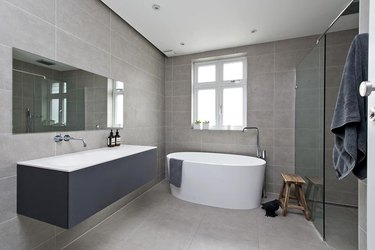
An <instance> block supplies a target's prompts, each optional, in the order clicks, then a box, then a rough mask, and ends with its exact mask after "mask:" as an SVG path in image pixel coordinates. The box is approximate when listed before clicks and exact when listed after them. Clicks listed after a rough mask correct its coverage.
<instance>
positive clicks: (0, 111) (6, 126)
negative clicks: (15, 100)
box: [0, 90, 12, 133]
mask: <svg viewBox="0 0 375 250" xmlns="http://www.w3.org/2000/svg"><path fill="white" fill-rule="evenodd" d="M11 103H12V91H11V90H0V121H1V122H0V124H1V126H0V133H12V105H11Z"/></svg>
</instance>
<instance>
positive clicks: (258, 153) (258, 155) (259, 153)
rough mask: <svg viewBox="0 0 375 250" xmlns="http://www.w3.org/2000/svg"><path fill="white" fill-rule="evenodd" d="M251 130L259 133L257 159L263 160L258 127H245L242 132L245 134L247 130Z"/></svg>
mask: <svg viewBox="0 0 375 250" xmlns="http://www.w3.org/2000/svg"><path fill="white" fill-rule="evenodd" d="M250 129H255V130H256V131H257V157H258V158H262V152H261V150H260V145H259V129H258V128H257V127H244V128H243V129H242V132H245V131H246V130H250Z"/></svg>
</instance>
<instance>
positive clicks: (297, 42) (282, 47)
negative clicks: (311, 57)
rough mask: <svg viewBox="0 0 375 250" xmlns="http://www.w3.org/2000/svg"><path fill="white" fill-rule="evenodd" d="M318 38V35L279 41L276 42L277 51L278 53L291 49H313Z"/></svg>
mask: <svg viewBox="0 0 375 250" xmlns="http://www.w3.org/2000/svg"><path fill="white" fill-rule="evenodd" d="M316 39H317V37H316V36H306V37H299V38H292V39H287V40H282V41H277V42H275V51H276V53H278V52H285V51H291V50H300V49H304V50H308V49H312V48H313V47H314V46H315V42H316Z"/></svg>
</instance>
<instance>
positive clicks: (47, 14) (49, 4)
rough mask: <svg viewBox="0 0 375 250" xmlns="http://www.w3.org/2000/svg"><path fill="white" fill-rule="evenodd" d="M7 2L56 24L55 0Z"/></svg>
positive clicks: (8, 0)
mask: <svg viewBox="0 0 375 250" xmlns="http://www.w3.org/2000/svg"><path fill="white" fill-rule="evenodd" d="M6 1H7V2H9V3H11V4H14V5H16V6H17V7H19V8H21V9H23V10H24V11H26V12H29V13H30V14H33V15H36V16H38V17H40V18H41V19H43V20H45V21H47V22H49V23H52V24H54V23H55V1H50V0H23V1H10V0H6Z"/></svg>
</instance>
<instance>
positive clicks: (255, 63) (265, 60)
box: [247, 54, 275, 76]
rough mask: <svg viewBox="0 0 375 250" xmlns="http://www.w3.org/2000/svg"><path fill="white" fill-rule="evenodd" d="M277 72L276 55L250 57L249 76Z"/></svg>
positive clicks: (248, 61)
mask: <svg viewBox="0 0 375 250" xmlns="http://www.w3.org/2000/svg"><path fill="white" fill-rule="evenodd" d="M274 71H275V55H274V54H264V55H259V56H249V57H248V58H247V74H248V76H250V75H253V74H263V73H273V72H274Z"/></svg>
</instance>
